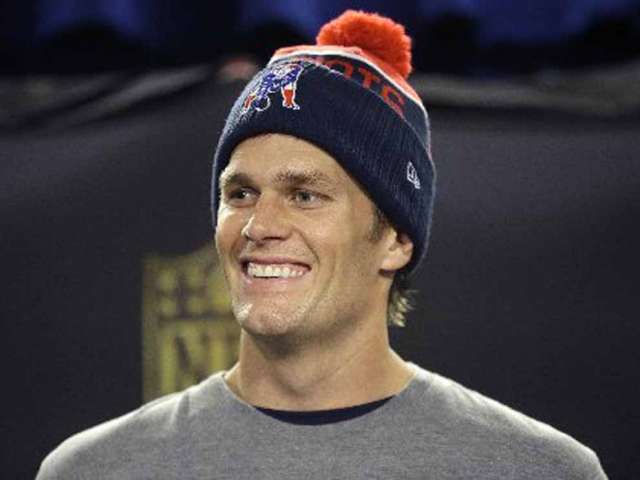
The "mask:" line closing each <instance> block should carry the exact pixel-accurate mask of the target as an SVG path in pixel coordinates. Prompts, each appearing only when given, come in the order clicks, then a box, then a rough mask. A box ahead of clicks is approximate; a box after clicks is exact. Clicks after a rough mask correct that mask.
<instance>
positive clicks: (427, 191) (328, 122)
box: [211, 11, 435, 273]
mask: <svg viewBox="0 0 640 480" xmlns="http://www.w3.org/2000/svg"><path fill="white" fill-rule="evenodd" d="M317 43H318V44H317V45H310V46H296V47H288V48H283V49H280V50H278V51H276V53H275V54H274V56H273V57H272V59H271V61H270V62H269V64H268V65H267V67H266V68H265V69H263V70H262V71H260V72H259V73H258V74H256V76H255V77H254V78H253V79H252V80H251V81H250V82H249V84H248V85H247V86H246V87H245V89H244V91H243V92H242V94H241V95H240V97H238V99H237V100H236V102H235V104H234V105H233V107H232V109H231V112H230V113H229V116H228V118H227V121H226V124H225V127H224V130H223V132H222V135H221V137H220V140H219V142H218V147H217V149H216V153H215V157H214V161H213V175H212V188H211V208H212V212H213V224H214V226H215V225H216V223H217V210H218V200H219V195H220V192H219V188H218V180H219V177H220V173H221V172H222V171H223V170H224V168H225V167H226V166H227V164H228V163H229V158H230V156H231V154H232V152H233V149H234V148H235V147H236V146H237V145H238V144H239V143H241V142H242V141H243V140H246V139H248V138H250V137H254V136H257V135H261V134H266V133H282V134H287V135H292V136H294V137H298V138H301V139H303V140H306V141H308V142H310V143H313V144H314V145H316V146H318V147H320V148H322V149H323V150H324V151H326V152H327V153H329V154H330V155H331V156H332V157H333V158H334V159H336V160H337V161H338V163H340V165H341V166H342V167H343V168H344V169H345V170H346V171H347V172H348V173H349V174H350V175H352V176H353V177H354V178H355V179H356V180H357V181H358V182H359V183H360V184H361V185H362V186H363V187H364V188H365V190H366V191H367V193H368V194H369V196H370V197H371V199H372V200H373V202H374V203H375V204H376V205H377V207H378V208H379V209H380V210H381V211H382V212H383V213H384V214H385V216H386V217H387V218H388V219H389V221H390V222H391V223H392V224H393V225H394V226H395V227H396V228H397V229H398V230H399V231H400V232H404V233H406V234H407V235H408V236H409V238H411V240H412V242H413V245H414V251H413V256H412V258H411V261H410V262H409V264H408V265H407V266H406V267H405V268H404V269H403V271H405V272H406V273H411V272H412V271H414V270H415V269H416V267H417V266H418V265H419V264H420V262H421V261H422V259H423V257H424V255H425V252H426V249H427V242H428V238H429V230H430V225H431V217H432V210H433V200H434V194H435V169H434V165H433V162H432V160H431V149H430V134H429V119H428V115H427V112H426V110H425V108H424V106H423V105H422V102H421V100H420V98H419V96H418V95H417V94H416V92H415V91H414V90H413V89H412V88H411V86H409V84H408V83H407V81H406V77H407V76H408V74H409V73H410V71H411V40H410V39H409V37H407V36H406V34H405V33H404V27H402V26H401V25H399V24H397V23H395V22H393V21H392V20H390V19H388V18H385V17H381V16H379V15H376V14H368V13H364V12H355V11H347V12H345V13H344V14H342V15H341V16H340V17H338V18H337V19H335V20H333V21H332V22H329V23H328V24H326V25H325V26H324V27H323V28H322V30H321V31H320V33H319V34H318V39H317Z"/></svg>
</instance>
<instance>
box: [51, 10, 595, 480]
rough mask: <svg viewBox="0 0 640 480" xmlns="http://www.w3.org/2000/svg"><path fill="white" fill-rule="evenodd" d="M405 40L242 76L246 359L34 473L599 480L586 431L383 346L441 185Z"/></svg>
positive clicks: (303, 52) (315, 53)
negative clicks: (512, 404)
mask: <svg viewBox="0 0 640 480" xmlns="http://www.w3.org/2000/svg"><path fill="white" fill-rule="evenodd" d="M409 46H410V43H409V39H408V37H406V35H404V30H403V28H402V27H401V26H399V25H397V24H394V23H393V22H391V21H390V20H388V19H385V18H382V17H379V16H376V15H368V14H364V13H361V12H347V13H345V14H344V15H343V16H341V17H340V18H338V19H336V20H335V21H333V22H331V23H329V24H328V25H326V26H325V27H323V30H322V31H321V33H320V35H319V37H318V45H314V46H301V47H292V48H288V49H282V50H279V51H278V52H276V54H275V55H274V57H273V59H272V60H271V62H270V64H269V65H268V66H267V68H266V69H265V70H263V71H262V72H260V73H259V74H258V75H257V76H256V77H255V78H254V80H253V81H252V82H250V83H249V85H248V86H247V87H246V88H245V90H244V92H243V93H242V94H241V96H240V97H239V98H238V100H237V101H236V103H235V105H234V107H233V109H232V111H231V113H230V115H229V118H228V120H227V124H226V126H225V129H224V132H223V134H222V136H221V139H220V142H219V144H218V149H217V151H216V156H215V160H214V169H213V177H212V178H213V188H212V201H213V214H214V220H215V224H216V233H215V239H216V247H217V250H218V254H219V256H220V259H221V262H222V264H223V267H224V271H225V276H226V279H227V282H228V286H229V290H230V292H231V298H232V307H233V312H234V315H235V317H236V319H237V320H238V322H239V323H240V325H241V327H242V334H241V345H240V358H239V361H238V363H237V364H236V365H235V366H234V367H233V368H232V369H231V370H230V371H228V372H221V373H218V374H215V375H213V376H211V377H210V378H209V379H207V380H205V381H204V382H202V383H201V384H199V385H196V386H194V387H191V388H189V389H187V390H186V391H184V392H181V393H178V394H174V395H170V396H168V397H164V398H161V399H159V400H156V401H154V402H152V403H150V404H147V405H145V406H143V407H142V408H140V409H138V410H136V411H135V412H132V413H130V414H128V415H125V416H123V417H120V418H118V419H115V420H112V421H110V422H107V423H105V424H102V425H99V426H98V427H95V428H93V429H90V430H88V431H86V432H83V433H81V434H79V435H76V436H74V437H72V438H71V439H69V440H67V441H66V442H64V443H63V444H62V445H61V446H60V447H59V448H58V449H56V450H55V451H54V452H53V453H52V454H51V455H50V456H49V457H47V459H46V460H45V461H44V462H43V465H42V467H41V470H40V473H39V478H40V479H51V478H65V479H68V478H113V479H116V478H117V479H123V478H149V479H151V478H154V479H156V478H181V479H189V478H229V479H239V478H260V479H276V478H277V479H300V478H318V479H320V478H323V479H324V478H339V479H360V478H362V479H365V478H366V479H371V478H393V479H469V478H474V479H489V478H491V479H505V478H508V479H536V480H538V479H547V478H553V479H556V478H559V479H604V478H606V476H605V474H604V472H603V471H602V469H601V467H600V464H599V462H598V459H597V457H596V456H595V454H594V453H593V452H592V451H591V450H589V449H588V448H586V447H584V446H582V445H580V444H579V443H578V442H576V441H575V440H573V439H571V438H570V437H568V436H566V435H564V434H562V433H560V432H558V431H556V430H554V429H553V428H551V427H549V426H547V425H544V424H542V423H539V422H537V421H535V420H533V419H530V418H528V417H526V416H524V415H522V414H520V413H517V412H515V411H513V410H511V409H509V408H507V407H505V406H503V405H501V404H499V403H497V402H495V401H493V400H490V399H488V398H486V397H484V396H482V395H480V394H478V393H476V392H473V391H471V390H469V389H467V388H465V387H462V386H461V385H459V384H457V383H455V382H453V381H451V380H448V379H446V378H444V377H442V376H439V375H437V374H434V373H431V372H428V371H426V370H423V369H421V368H420V367H418V366H416V365H413V364H410V363H407V362H405V361H403V360H402V359H401V358H400V357H399V356H398V355H397V354H396V353H395V352H393V351H392V350H391V348H390V346H389V340H388V334H387V323H388V322H392V321H395V322H398V321H400V320H401V319H402V313H403V311H404V310H406V299H405V298H404V295H403V290H402V288H401V280H402V278H404V277H405V276H406V275H409V274H410V273H411V272H412V271H413V270H415V268H416V267H417V266H418V265H419V263H420V261H421V259H422V257H423V256H424V253H425V250H426V243H427V238H428V232H429V226H430V219H431V210H432V204H433V194H434V186H433V185H434V169H433V165H432V162H431V158H430V148H429V131H428V121H427V115H426V111H425V110H424V107H423V105H422V103H421V101H420V99H419V97H418V96H417V95H416V94H415V92H414V91H413V90H412V89H411V87H410V86H409V84H408V83H407V82H406V77H407V76H408V74H409V71H410V67H411V65H410V60H409V59H410V49H409Z"/></svg>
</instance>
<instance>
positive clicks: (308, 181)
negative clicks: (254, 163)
mask: <svg viewBox="0 0 640 480" xmlns="http://www.w3.org/2000/svg"><path fill="white" fill-rule="evenodd" d="M273 181H274V182H275V183H276V184H279V185H283V186H287V187H299V186H303V185H307V186H323V187H325V188H328V189H329V190H332V191H334V190H335V189H336V187H335V180H333V179H332V178H331V177H330V176H328V175H327V174H325V173H323V172H320V171H319V170H284V171H280V172H278V173H277V174H276V175H275V176H274V177H273ZM230 185H249V186H254V185H255V182H254V181H253V179H252V178H251V176H250V175H247V174H246V173H243V172H235V173H230V174H227V175H225V174H224V173H223V174H222V175H221V176H220V190H225V189H226V188H228V187H229V186H230Z"/></svg>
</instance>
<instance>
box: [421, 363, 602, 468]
mask: <svg viewBox="0 0 640 480" xmlns="http://www.w3.org/2000/svg"><path fill="white" fill-rule="evenodd" d="M420 370H421V372H420V373H419V378H420V379H421V381H422V382H423V384H424V385H425V389H424V390H423V392H424V393H425V396H424V397H423V400H424V401H421V402H418V406H419V408H420V409H421V410H422V414H423V415H427V416H428V417H429V420H430V421H432V422H433V423H432V424H433V425H436V428H439V429H440V431H441V434H442V435H444V436H445V437H446V438H448V440H449V441H451V442H453V443H455V444H457V445H458V446H459V447H460V448H461V449H469V451H473V452H474V453H477V452H481V453H482V454H483V455H484V454H487V455H489V456H491V457H492V458H495V459H497V460H502V461H505V462H507V463H508V464H509V465H510V467H511V468H517V469H518V470H521V473H522V478H528V476H527V474H525V472H529V475H530V476H531V478H535V477H536V476H537V477H538V478H549V477H550V476H554V478H580V479H591V478H593V479H603V478H606V476H605V475H604V473H603V472H602V468H601V466H600V462H599V460H598V457H597V456H596V454H595V453H594V452H593V451H592V450H591V449H590V448H588V447H586V446H585V445H583V444H581V443H580V442H578V441H577V440H575V439H574V438H572V437H571V436H569V435H567V434H565V433H562V432H560V431H559V430H557V429H555V428H553V427H552V426H550V425H548V424H546V423H543V422H541V421H538V420H535V419H533V418H531V417H529V416H527V415H525V414H523V413H521V412H518V411H516V410H514V409H512V408H510V407H508V406H506V405H504V404H502V403H500V402H498V401H496V400H493V399H491V398H489V397H487V396H485V395H483V394H481V393H479V392H477V391H474V390H472V389H470V388H467V387H465V386H463V385H461V384H459V383H457V382H455V381H453V380H451V379H448V378H446V377H444V376H442V375H438V374H435V373H431V372H427V371H426V370H422V369H420ZM518 478H520V477H518Z"/></svg>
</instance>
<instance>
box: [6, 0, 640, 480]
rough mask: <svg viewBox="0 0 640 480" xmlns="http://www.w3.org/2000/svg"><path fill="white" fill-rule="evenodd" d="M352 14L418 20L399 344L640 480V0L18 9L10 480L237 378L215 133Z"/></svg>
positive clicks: (43, 5) (273, 0) (75, 0)
mask: <svg viewBox="0 0 640 480" xmlns="http://www.w3.org/2000/svg"><path fill="white" fill-rule="evenodd" d="M346 8H356V9H365V10H368V11H376V12H378V13H381V14H385V15H387V16H390V17H392V18H394V19H396V20H397V21H399V22H401V23H403V24H405V25H406V27H407V31H408V33H409V34H410V35H411V36H412V38H413V39H414V67H415V71H414V73H413V75H412V77H411V78H410V81H411V83H412V84H413V85H414V87H415V88H416V90H417V91H418V93H419V94H420V95H421V96H422V98H423V100H424V103H425V105H426V106H427V108H428V110H429V113H430V116H431V122H432V128H433V154H434V159H435V163H436V165H437V168H438V174H439V175H438V182H439V184H438V197H437V201H436V210H435V216H434V226H433V234H432V238H431V244H430V250H429V253H428V256H427V261H426V262H425V264H424V265H423V267H422V268H421V270H420V271H419V272H418V273H417V275H416V277H415V279H414V287H415V288H416V289H417V290H418V295H417V297H418V302H417V303H418V306H417V308H416V309H415V310H414V311H413V312H412V313H411V314H410V316H409V320H408V325H407V327H405V328H403V329H398V328H396V329H392V341H393V345H394V347H395V348H396V349H397V350H398V351H399V352H400V353H401V354H402V355H403V356H405V357H406V358H408V359H410V360H412V361H414V362H416V363H418V364H420V365H421V366H423V367H425V368H428V369H432V370H435V371H438V372H440V373H442V374H444V375H447V376H449V377H452V378H454V379H456V380H458V381H459V382H461V383H463V384H465V385H466V386H468V387H471V388H474V389H476V390H479V391H480V392H482V393H484V394H486V395H489V396H491V397H493V398H496V399H497V400H499V401H501V402H503V403H506V404H508V405H510V406H512V407H514V408H516V409H518V410H521V411H523V412H524V413H526V414H528V415H531V416H533V417H535V418H538V419H540V420H542V421H545V422H548V423H551V424H552V425H554V426H556V427H557V428H559V429H561V430H563V431H565V432H567V433H569V434H570V435H572V436H574V437H575V438H577V439H578V440H579V441H581V442H582V443H585V444H586V445H588V446H589V447H591V448H593V449H594V450H595V451H596V452H597V453H598V454H599V456H600V459H601V461H602V463H603V466H604V468H605V470H606V471H607V473H608V474H609V476H610V478H611V479H633V478H639V477H640V455H638V453H639V452H640V438H639V434H638V432H639V431H640V418H639V413H638V405H639V404H640V393H639V391H640V389H638V386H637V383H638V378H639V375H638V371H639V366H640V352H639V347H638V345H640V327H639V326H638V320H639V317H640V307H638V302H639V300H640V291H639V285H640V275H639V274H638V271H639V267H640V253H639V249H638V245H639V244H640V225H639V220H638V219H639V218H640V216H639V214H640V159H639V158H638V157H639V154H640V0H536V1H535V2H504V1H502V0H421V1H405V2H402V1H395V2H390V1H383V0H378V1H373V0H372V1H360V2H348V1H338V0H334V1H327V0H325V1H322V2H321V1H319V0H317V1H316V0H310V1H306V2H299V1H293V0H288V1H278V0H270V1H263V0H254V1H250V0H239V1H237V2H220V3H214V2H211V1H204V0H192V1H191V2H180V1H178V0H163V1H160V0H156V1H154V0H137V1H134V0H22V1H9V0H1V1H0V321H1V325H2V332H3V335H2V336H1V339H0V342H1V343H0V347H1V348H2V350H1V351H2V362H1V364H2V369H3V372H2V378H4V379H5V387H4V389H3V392H4V393H3V394H2V398H3V411H4V414H3V416H2V420H0V432H1V433H0V435H1V436H2V445H3V446H2V448H1V449H0V461H1V462H2V463H1V467H0V469H1V472H2V474H1V476H2V478H7V479H22V478H33V476H34V475H35V473H36V471H37V468H38V466H39V463H40V462H41V460H42V459H43V457H44V456H45V455H46V454H47V453H48V452H49V451H50V450H51V449H52V448H54V447H55V446H56V445H57V444H59V443H60V442H61V441H62V440H64V439H65V438H66V437H68V436H69V435H71V434H72V433H75V432H77V431H79V430H82V429H84V428H87V427H89V426H92V425H95V424H96V423H98V422H101V421H104V420H107V419H109V418H112V417H114V416H117V415H120V414H123V413H125V412H127V411H129V410H132V409H134V408H136V407H138V406H139V405H140V404H141V403H142V402H144V401H147V400H149V399H151V398H154V397H157V396H159V395H162V394H164V393H167V392H170V391H174V390H177V389H181V388H184V387H186V386H188V385H189V384H191V383H193V382H196V381H198V380H200V379H202V378H204V377H205V376H206V375H208V374H209V373H211V372H212V371H215V370H218V369H223V368H228V366H229V365H230V364H232V363H233V361H234V358H235V355H236V350H235V341H236V339H237V327H236V326H235V324H234V322H233V319H232V318H231V316H230V313H229V309H228V303H227V297H226V292H225V290H224V284H223V282H222V278H221V273H220V270H219V267H218V264H217V260H216V258H215V253H214V251H213V246H212V236H213V229H212V226H211V224H210V212H209V182H210V179H209V175H210V167H211V158H212V154H213V151H214V149H215V145H216V142H217V138H218V135H219V133H220V132H221V129H222V126H223V122H224V118H225V116H226V113H227V112H228V110H229V108H230V106H231V103H232V102H233V100H234V99H235V97H236V96H237V95H238V94H239V92H240V91H241V89H242V87H243V85H244V83H245V82H246V81H247V79H248V78H249V77H250V76H252V75H253V74H254V73H255V72H256V70H257V69H258V68H260V67H261V66H262V65H264V63H265V62H266V61H267V60H268V58H269V56H270V54H271V53H272V51H273V50H274V49H275V48H277V47H279V46H283V45H292V44H299V43H313V39H314V37H315V33H316V32H317V30H318V29H319V27H320V26H321V25H322V24H323V23H325V22H326V21H328V20H329V19H331V18H333V17H335V16H337V15H338V14H340V13H341V12H342V11H343V10H345V9H346Z"/></svg>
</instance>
